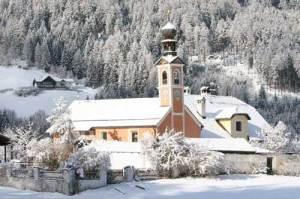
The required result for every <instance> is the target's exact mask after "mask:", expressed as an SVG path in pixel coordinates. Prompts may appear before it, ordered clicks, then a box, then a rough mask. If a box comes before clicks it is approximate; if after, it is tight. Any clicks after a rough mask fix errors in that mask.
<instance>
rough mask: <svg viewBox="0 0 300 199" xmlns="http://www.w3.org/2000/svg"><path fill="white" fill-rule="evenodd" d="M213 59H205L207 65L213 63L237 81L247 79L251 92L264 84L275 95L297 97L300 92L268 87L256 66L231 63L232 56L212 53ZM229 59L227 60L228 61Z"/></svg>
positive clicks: (255, 91) (239, 62)
mask: <svg viewBox="0 0 300 199" xmlns="http://www.w3.org/2000/svg"><path fill="white" fill-rule="evenodd" d="M213 57H214V58H213V59H207V62H206V63H207V64H208V66H211V65H215V66H217V68H219V69H221V70H223V71H225V74H226V76H228V77H233V78H236V79H237V80H239V81H248V82H249V83H250V84H251V85H252V88H253V89H254V90H253V91H254V92H253V93H258V91H259V89H260V87H261V86H264V88H265V89H266V92H267V93H268V94H271V95H275V94H276V95H277V96H291V97H297V96H298V97H299V96H300V93H299V92H298V93H294V92H288V91H282V90H278V89H274V88H270V87H269V86H268V85H267V83H266V82H265V80H264V79H263V77H262V76H261V75H260V74H259V73H258V72H257V70H256V68H249V66H248V64H247V63H244V62H242V61H237V63H233V62H234V61H233V60H234V58H233V56H231V57H230V56H229V57H227V58H224V59H222V58H221V55H214V56H213ZM228 60H229V61H228Z"/></svg>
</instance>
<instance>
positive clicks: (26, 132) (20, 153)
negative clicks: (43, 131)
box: [4, 122, 38, 159]
mask: <svg viewBox="0 0 300 199" xmlns="http://www.w3.org/2000/svg"><path fill="white" fill-rule="evenodd" d="M4 134H5V135H6V136H7V137H9V138H10V139H11V141H12V146H13V153H14V157H15V158H17V159H22V158H26V157H27V152H28V151H29V150H31V147H32V144H31V143H32V142H33V141H34V139H35V138H36V137H37V136H38V132H36V131H35V130H34V129H33V128H32V123H31V122H27V124H25V125H21V126H17V127H13V128H8V129H6V130H5V132H4Z"/></svg>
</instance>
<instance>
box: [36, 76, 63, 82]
mask: <svg viewBox="0 0 300 199" xmlns="http://www.w3.org/2000/svg"><path fill="white" fill-rule="evenodd" d="M48 77H50V78H51V79H53V80H54V81H56V82H59V81H61V79H60V78H58V77H54V76H52V75H46V76H43V77H42V78H38V79H36V81H37V82H42V81H44V80H45V79H47V78H48Z"/></svg>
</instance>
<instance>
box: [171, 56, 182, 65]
mask: <svg viewBox="0 0 300 199" xmlns="http://www.w3.org/2000/svg"><path fill="white" fill-rule="evenodd" d="M171 64H184V62H183V61H182V60H181V59H180V58H179V57H177V58H176V59H174V60H173V61H172V62H171Z"/></svg>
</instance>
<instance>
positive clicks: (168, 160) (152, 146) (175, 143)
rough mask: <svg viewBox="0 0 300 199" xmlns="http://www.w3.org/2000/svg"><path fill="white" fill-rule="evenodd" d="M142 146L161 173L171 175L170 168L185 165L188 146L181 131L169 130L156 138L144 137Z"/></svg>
mask: <svg viewBox="0 0 300 199" xmlns="http://www.w3.org/2000/svg"><path fill="white" fill-rule="evenodd" d="M143 146H144V150H145V152H146V154H147V155H148V157H149V158H150V160H151V162H152V164H153V166H154V167H155V168H156V169H157V170H158V171H159V172H160V173H161V174H162V175H169V176H170V175H171V174H172V170H173V169H175V168H180V167H183V166H185V165H186V158H187V156H188V146H187V144H186V143H185V141H184V135H183V134H182V133H176V132H175V131H173V130H171V131H170V132H165V133H164V134H162V135H160V136H158V137H157V138H156V139H153V138H151V137H148V138H147V139H144V141H143Z"/></svg>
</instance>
